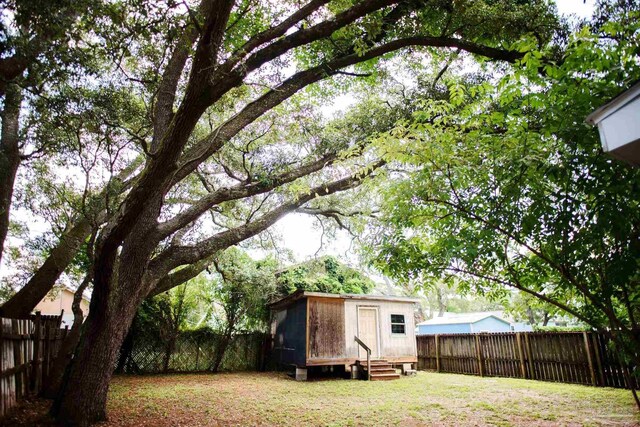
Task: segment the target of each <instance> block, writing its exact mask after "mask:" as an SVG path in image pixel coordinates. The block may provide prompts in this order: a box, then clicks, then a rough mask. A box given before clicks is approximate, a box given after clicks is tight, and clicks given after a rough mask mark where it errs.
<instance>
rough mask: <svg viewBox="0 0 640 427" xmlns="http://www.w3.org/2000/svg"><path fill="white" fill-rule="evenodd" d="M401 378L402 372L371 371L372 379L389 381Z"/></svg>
mask: <svg viewBox="0 0 640 427" xmlns="http://www.w3.org/2000/svg"><path fill="white" fill-rule="evenodd" d="M399 378H400V374H397V373H395V372H394V373H393V374H379V373H373V372H371V381H389V380H397V379H399Z"/></svg>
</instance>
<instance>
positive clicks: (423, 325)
mask: <svg viewBox="0 0 640 427" xmlns="http://www.w3.org/2000/svg"><path fill="white" fill-rule="evenodd" d="M511 331H512V328H511V323H509V322H508V321H506V320H504V319H502V318H500V317H498V316H496V315H495V314H491V313H460V314H456V315H454V316H447V317H434V318H433V319H429V320H426V321H424V322H420V323H418V335H426V334H470V333H474V332H511Z"/></svg>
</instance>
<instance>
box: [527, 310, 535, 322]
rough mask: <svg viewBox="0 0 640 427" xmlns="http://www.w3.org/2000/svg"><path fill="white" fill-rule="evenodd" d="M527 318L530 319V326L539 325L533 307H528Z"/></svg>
mask: <svg viewBox="0 0 640 427" xmlns="http://www.w3.org/2000/svg"><path fill="white" fill-rule="evenodd" d="M527 317H528V318H529V324H530V325H531V326H534V325H535V324H536V323H537V322H536V317H535V316H534V314H533V309H532V308H531V307H527Z"/></svg>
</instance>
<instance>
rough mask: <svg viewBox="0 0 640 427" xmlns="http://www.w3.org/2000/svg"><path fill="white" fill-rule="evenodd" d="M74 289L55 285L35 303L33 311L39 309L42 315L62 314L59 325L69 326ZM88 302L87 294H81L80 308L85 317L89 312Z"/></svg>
mask: <svg viewBox="0 0 640 427" xmlns="http://www.w3.org/2000/svg"><path fill="white" fill-rule="evenodd" d="M74 293H75V290H73V289H71V288H67V287H66V286H63V287H55V288H53V289H52V290H51V291H49V293H48V294H47V296H45V297H44V298H43V299H42V301H40V302H39V303H38V305H36V307H35V308H34V309H33V311H34V312H36V311H39V312H40V313H42V314H44V315H54V316H59V315H60V313H63V314H62V324H61V325H60V327H62V328H64V327H65V326H69V327H71V325H72V324H73V310H72V309H71V304H72V303H73V295H74ZM89 302H90V299H89V297H88V296H87V295H84V294H83V295H82V301H81V302H80V308H81V309H82V314H83V315H84V318H85V319H86V318H87V315H88V314H89Z"/></svg>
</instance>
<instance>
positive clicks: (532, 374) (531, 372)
mask: <svg viewBox="0 0 640 427" xmlns="http://www.w3.org/2000/svg"><path fill="white" fill-rule="evenodd" d="M524 343H525V347H526V352H527V360H528V361H529V377H530V378H531V379H532V380H535V379H536V371H535V370H534V369H533V352H532V351H531V342H530V341H529V334H524Z"/></svg>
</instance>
